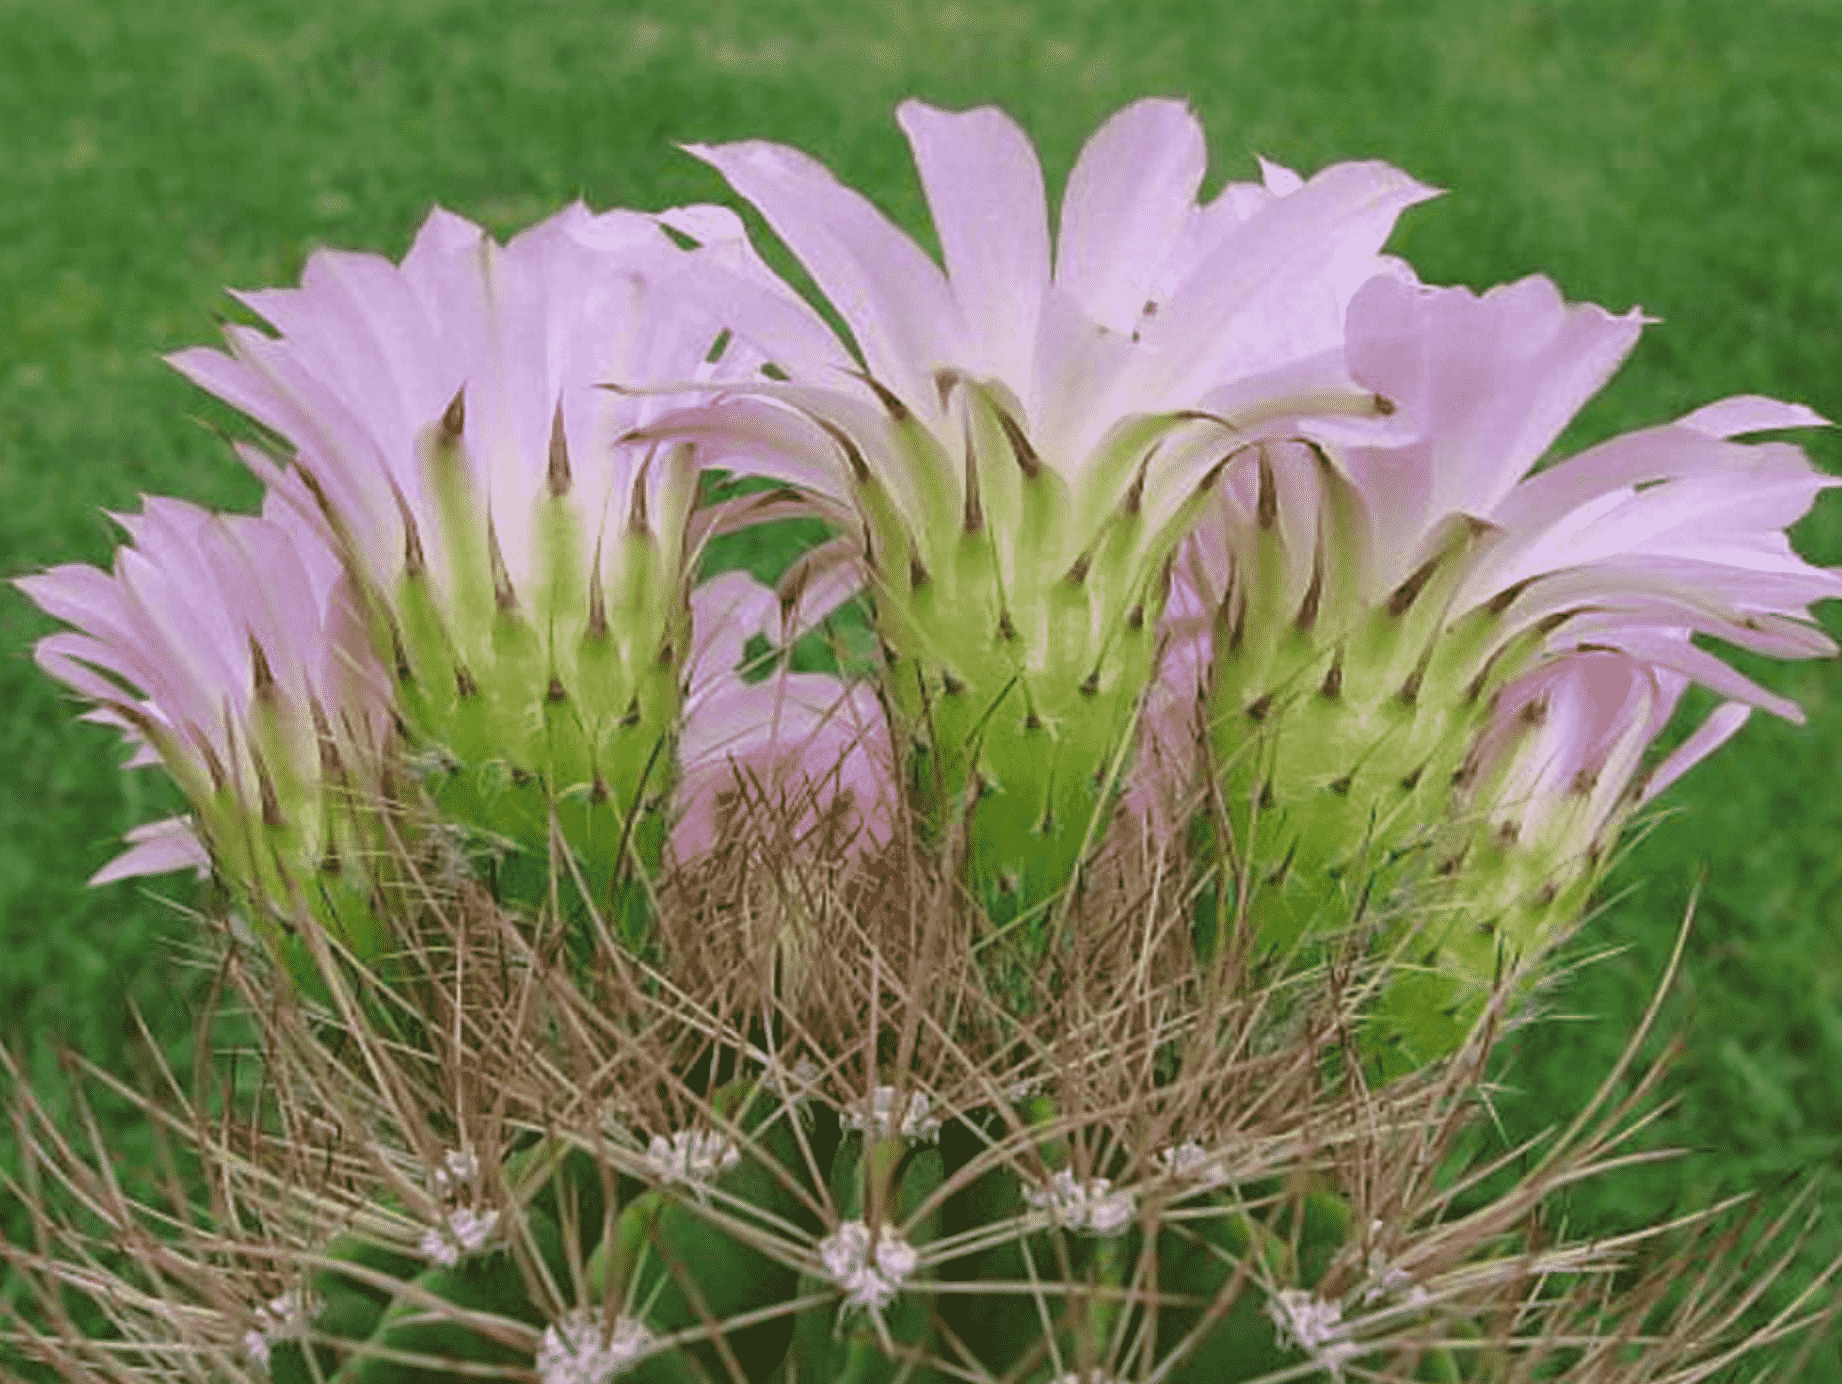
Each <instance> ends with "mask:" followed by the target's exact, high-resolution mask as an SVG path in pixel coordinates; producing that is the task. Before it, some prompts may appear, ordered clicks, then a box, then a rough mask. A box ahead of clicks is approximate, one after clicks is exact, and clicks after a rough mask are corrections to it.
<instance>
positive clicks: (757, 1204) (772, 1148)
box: [586, 1082, 809, 1384]
mask: <svg viewBox="0 0 1842 1384" xmlns="http://www.w3.org/2000/svg"><path fill="white" fill-rule="evenodd" d="M714 1105H715V1107H716V1109H717V1111H718V1113H719V1115H720V1116H722V1117H723V1118H725V1119H727V1118H734V1119H735V1121H736V1122H737V1124H738V1125H739V1126H740V1129H741V1131H742V1135H743V1138H742V1140H741V1142H740V1158H739V1160H738V1161H737V1163H736V1166H734V1167H733V1168H730V1169H728V1170H727V1171H725V1172H722V1173H721V1174H720V1175H718V1176H717V1177H716V1178H715V1179H714V1181H713V1182H712V1184H711V1186H710V1187H709V1188H708V1189H707V1190H705V1191H703V1193H702V1196H701V1197H699V1196H698V1195H697V1194H696V1193H695V1192H685V1191H683V1190H682V1189H679V1188H677V1187H676V1186H671V1187H660V1188H655V1189H653V1190H652V1191H649V1192H646V1193H644V1194H643V1195H641V1196H640V1197H639V1198H637V1199H636V1200H634V1201H632V1202H630V1203H629V1204H628V1205H627V1206H625V1207H624V1208H622V1210H621V1213H620V1216H619V1218H618V1220H617V1221H616V1222H615V1227H614V1233H613V1235H612V1236H611V1237H610V1239H609V1240H608V1241H607V1242H606V1243H605V1244H603V1245H602V1246H601V1247H600V1248H598V1249H597V1250H596V1252H595V1254H594V1255H592V1256H591V1257H590V1260H589V1263H588V1266H587V1272H586V1278H587V1291H588V1293H589V1296H590V1299H591V1300H593V1301H601V1300H603V1299H604V1298H605V1297H606V1296H607V1295H608V1294H612V1296H613V1300H614V1301H616V1302H624V1303H626V1304H628V1307H627V1310H628V1311H629V1312H631V1313H632V1314H633V1315H635V1316H636V1317H637V1318H639V1319H641V1320H643V1321H644V1323H645V1326H646V1328H647V1330H648V1331H650V1332H651V1333H652V1334H653V1335H654V1336H667V1335H671V1334H672V1333H674V1332H680V1331H695V1330H697V1329H699V1328H702V1327H705V1326H707V1325H709V1324H710V1323H721V1322H724V1321H727V1320H728V1319H730V1318H733V1317H737V1316H740V1315H743V1314H745V1313H749V1312H755V1311H759V1310H761V1309H763V1308H769V1307H772V1306H773V1305H774V1304H776V1303H777V1302H783V1301H788V1300H790V1299H791V1296H792V1293H793V1290H794V1287H795V1285H796V1282H797V1279H798V1273H797V1271H796V1270H795V1269H794V1268H793V1267H791V1266H790V1265H788V1264H786V1263H784V1262H782V1261H780V1260H778V1259H776V1258H774V1257H772V1256H770V1255H769V1254H767V1253H764V1252H763V1251H762V1250H761V1249H759V1248H757V1247H755V1246H754V1245H751V1244H748V1243H746V1242H745V1241H744V1240H742V1239H740V1238H738V1236H737V1235H735V1234H733V1233H732V1232H731V1231H730V1230H729V1229H727V1228H726V1227H724V1226H723V1225H722V1224H720V1223H719V1221H718V1220H717V1219H716V1217H717V1216H718V1215H721V1216H724V1217H733V1218H737V1219H741V1220H744V1221H747V1220H753V1222H754V1223H755V1224H756V1225H759V1226H762V1227H764V1228H765V1227H770V1226H772V1225H773V1224H774V1223H779V1224H780V1225H792V1224H800V1223H801V1222H803V1221H805V1220H806V1219H808V1214H809V1213H807V1212H806V1210H805V1208H804V1206H803V1204H802V1203H801V1201H800V1198H799V1197H798V1196H797V1195H796V1193H795V1192H794V1191H793V1190H792V1188H790V1187H789V1186H787V1185H786V1183H785V1182H784V1181H783V1180H782V1178H783V1176H794V1175H795V1174H793V1173H792V1171H791V1170H794V1169H797V1168H800V1167H801V1166H802V1159H801V1157H800V1153H799V1148H798V1145H797V1142H796V1140H795V1138H794V1136H793V1134H792V1132H791V1131H790V1130H789V1129H788V1127H787V1125H786V1123H785V1118H784V1111H785V1107H784V1106H783V1105H782V1104H781V1102H780V1101H779V1099H778V1098H777V1097H770V1096H769V1095H768V1093H767V1092H766V1091H765V1090H764V1089H763V1088H761V1087H758V1086H755V1085H754V1084H752V1083H748V1082H734V1083H731V1084H730V1085H729V1086H726V1087H724V1088H723V1089H722V1090H721V1091H720V1092H718V1094H717V1097H716V1099H715V1101H714ZM777 1112H780V1113H782V1115H783V1118H780V1119H774V1118H773V1117H774V1116H775V1114H776V1113H777ZM776 1169H778V1170H779V1172H776ZM751 1210H752V1211H753V1212H755V1213H757V1214H755V1215H753V1216H750V1215H749V1212H750V1211H751ZM792 1328H793V1321H792V1317H791V1315H790V1314H789V1315H784V1316H780V1317H775V1318H772V1319H770V1320H767V1321H764V1322H758V1323H756V1324H754V1325H752V1326H748V1327H745V1328H743V1329H741V1330H739V1331H733V1332H726V1333H722V1344H721V1346H720V1347H719V1346H718V1345H717V1344H716V1343H715V1342H714V1341H697V1342H694V1343H692V1344H690V1345H688V1346H687V1347H683V1348H680V1349H678V1350H672V1351H666V1352H661V1353H658V1354H655V1355H652V1356H648V1357H647V1358H646V1359H645V1360H644V1361H643V1362H641V1364H640V1365H639V1366H638V1367H637V1368H636V1370H635V1377H636V1378H639V1379H643V1380H647V1381H655V1380H656V1381H660V1382H661V1384H662V1382H663V1381H665V1380H669V1379H676V1378H678V1377H679V1373H678V1372H679V1371H681V1370H683V1369H685V1368H687V1365H686V1361H690V1360H694V1361H695V1362H696V1364H695V1365H692V1366H688V1368H690V1369H691V1371H692V1377H701V1376H698V1374H697V1371H698V1370H699V1369H701V1370H702V1371H705V1372H707V1373H708V1374H709V1376H710V1377H713V1378H722V1377H725V1373H726V1371H727V1366H725V1365H724V1364H723V1363H722V1361H723V1356H724V1355H725V1354H729V1355H731V1356H732V1357H733V1358H734V1359H736V1360H737V1361H739V1362H740V1363H741V1365H742V1367H743V1368H744V1370H745V1371H746V1372H747V1373H748V1375H749V1377H750V1378H751V1379H764V1378H766V1377H767V1374H768V1373H769V1371H771V1369H772V1368H773V1366H774V1363H775V1362H776V1361H777V1360H778V1359H779V1358H780V1356H781V1355H782V1354H783V1353H784V1351H785V1349H786V1342H787V1338H788V1334H789V1332H790V1331H791V1330H792Z"/></svg>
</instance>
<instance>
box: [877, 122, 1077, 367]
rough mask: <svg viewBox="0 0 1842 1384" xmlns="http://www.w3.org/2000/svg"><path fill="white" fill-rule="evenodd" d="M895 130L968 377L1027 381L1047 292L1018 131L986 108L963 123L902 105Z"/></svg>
mask: <svg viewBox="0 0 1842 1384" xmlns="http://www.w3.org/2000/svg"><path fill="white" fill-rule="evenodd" d="M896 120H897V121H898V122H899V123H900V124H901V126H902V130H903V132H904V133H905V134H906V135H907V136H908V142H909V145H910V146H911V147H912V149H913V150H914V157H915V165H916V167H917V168H918V169H919V170H920V173H921V185H922V188H923V190H924V191H925V192H926V193H927V205H928V210H929V211H930V212H931V213H932V215H933V219H934V230H935V233H936V234H937V235H938V236H939V237H940V248H941V251H942V253H943V254H944V256H945V258H946V266H947V276H948V279H949V281H950V283H951V286H952V290H953V296H954V298H955V299H956V300H957V301H958V303H959V306H960V311H961V312H962V313H963V314H964V318H965V324H966V330H967V334H968V344H969V345H970V347H971V348H972V351H973V353H974V354H973V356H972V357H971V358H970V359H969V360H968V361H967V362H966V365H967V366H968V367H970V368H971V369H972V370H973V371H974V372H976V373H979V374H989V375H995V376H997V377H998V378H999V379H1004V380H1010V381H1023V380H1027V379H1028V378H1029V374H1030V356H1031V351H1032V348H1033V346H1034V344H1035V338H1036V319H1037V316H1038V314H1039V312H1040V311H1041V306H1042V297H1043V293H1044V291H1045V290H1046V288H1047V287H1048V283H1049V225H1048V208H1047V206H1046V204H1045V202H1044V199H1043V178H1042V168H1041V166H1040V165H1038V163H1037V162H1036V152H1035V150H1033V149H1032V148H1031V147H1030V142H1029V140H1028V139H1026V138H1025V137H1024V134H1023V131H1022V130H1020V129H1018V128H1017V125H1016V122H1015V121H1013V120H1012V119H1011V118H1010V117H1009V116H1007V115H1005V114H1004V113H1003V112H1002V111H999V110H997V109H996V108H994V107H991V106H981V107H980V108H979V109H977V110H972V111H965V112H963V113H958V114H954V113H949V112H947V111H940V110H935V109H934V108H933V107H931V106H926V105H923V104H922V103H921V102H919V101H904V102H903V103H902V104H901V106H899V107H898V108H897V110H896Z"/></svg>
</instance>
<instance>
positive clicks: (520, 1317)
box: [335, 1208, 568, 1384]
mask: <svg viewBox="0 0 1842 1384" xmlns="http://www.w3.org/2000/svg"><path fill="white" fill-rule="evenodd" d="M525 1229H526V1231H527V1232H528V1233H529V1237H530V1243H531V1244H532V1245H533V1246H535V1248H536V1250H537V1253H538V1255H539V1256H540V1257H541V1258H542V1260H543V1263H544V1267H545V1269H547V1271H548V1272H549V1274H550V1276H551V1278H552V1281H553V1282H559V1283H567V1282H568V1276H567V1275H568V1269H567V1265H566V1262H565V1259H564V1253H563V1242H562V1233H561V1231H560V1230H559V1229H558V1227H557V1225H556V1223H555V1222H554V1221H553V1220H551V1219H550V1217H549V1216H547V1215H546V1214H544V1213H543V1212H541V1211H538V1210H536V1209H534V1208H527V1209H526V1211H525ZM429 1298H434V1299H436V1300H437V1301H438V1303H440V1304H448V1305H451V1306H453V1307H457V1308H461V1309H463V1310H466V1311H470V1312H476V1313H482V1314H486V1315H489V1316H494V1317H499V1318H502V1319H505V1320H507V1321H510V1322H521V1323H523V1324H525V1325H527V1326H533V1327H536V1326H542V1325H543V1324H544V1322H545V1321H546V1320H547V1314H546V1313H545V1312H544V1310H543V1309H542V1308H541V1307H539V1306H537V1305H536V1304H534V1303H533V1302H532V1301H531V1297H530V1293H529V1291H528V1290H527V1286H526V1277H525V1271H524V1270H523V1269H521V1268H520V1266H519V1264H518V1261H517V1258H516V1256H515V1253H514V1251H513V1250H511V1249H493V1250H490V1251H488V1252H486V1253H483V1254H478V1255H473V1256H469V1257H464V1258H462V1259H461V1260H460V1261H459V1262H458V1263H456V1264H454V1265H452V1266H447V1267H444V1266H439V1265H438V1266H434V1267H431V1268H427V1269H424V1270H423V1271H422V1272H421V1273H419V1274H417V1275H416V1276H415V1277H414V1278H411V1279H409V1280H408V1281H407V1283H406V1284H405V1287H404V1290H403V1291H402V1292H400V1293H398V1294H397V1296H396V1299H395V1300H394V1301H393V1302H392V1303H391V1304H390V1306H389V1307H388V1308H387V1309H386V1310H385V1311H384V1313H383V1315H382V1316H381V1317H380V1318H379V1320H378V1323H377V1326H376V1328H375V1329H374V1330H373V1332H372V1333H371V1336H370V1339H369V1342H368V1345H369V1347H370V1348H371V1349H369V1350H363V1351H360V1352H359V1353H356V1354H354V1355H353V1356H352V1357H351V1358H350V1359H348V1360H347V1361H346V1363H345V1364H344V1365H343V1366H341V1367H340V1370H339V1373H338V1375H336V1376H335V1381H336V1384H442V1381H446V1380H450V1379H452V1378H453V1374H452V1372H451V1371H450V1370H447V1369H444V1368H441V1367H439V1366H437V1365H434V1364H428V1365H419V1364H409V1363H406V1362H404V1361H400V1360H393V1359H390V1358H388V1357H386V1356H385V1355H383V1354H381V1353H376V1352H381V1351H398V1352H405V1353H413V1354H416V1355H423V1356H429V1357H436V1358H439V1359H441V1360H450V1361H467V1362H472V1363H477V1364H484V1365H501V1366H515V1365H519V1364H522V1363H525V1362H527V1361H528V1360H529V1359H530V1355H529V1352H528V1351H526V1350H523V1349H521V1348H519V1347H518V1346H516V1345H513V1344H511V1343H510V1342H509V1341H505V1340H500V1339H497V1338H496V1337H495V1336H493V1335H491V1334H489V1333H488V1332H486V1331H484V1330H481V1329H476V1328H475V1327H474V1326H472V1325H468V1324H463V1323H461V1322H458V1321H452V1320H447V1319H445V1317H444V1313H443V1311H442V1308H441V1307H440V1306H438V1305H431V1304H430V1303H429V1301H428V1299H429Z"/></svg>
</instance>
